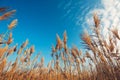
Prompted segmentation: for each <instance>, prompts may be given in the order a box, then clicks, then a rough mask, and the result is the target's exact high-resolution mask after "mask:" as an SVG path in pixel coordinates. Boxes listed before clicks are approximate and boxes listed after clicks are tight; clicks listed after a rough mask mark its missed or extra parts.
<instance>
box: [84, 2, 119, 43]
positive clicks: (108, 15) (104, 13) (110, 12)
mask: <svg viewBox="0 0 120 80" xmlns="http://www.w3.org/2000/svg"><path fill="white" fill-rule="evenodd" d="M101 5H102V6H101V8H97V9H93V10H92V11H90V12H89V13H88V14H87V16H86V22H88V21H89V23H88V25H89V26H92V25H93V17H92V16H93V13H95V12H96V13H97V14H98V16H99V17H100V20H101V27H102V30H103V34H104V36H105V37H106V40H107V38H108V37H109V36H108V29H107V28H111V29H112V28H114V27H117V29H118V31H119V33H120V0H101ZM119 43H120V42H119Z"/></svg>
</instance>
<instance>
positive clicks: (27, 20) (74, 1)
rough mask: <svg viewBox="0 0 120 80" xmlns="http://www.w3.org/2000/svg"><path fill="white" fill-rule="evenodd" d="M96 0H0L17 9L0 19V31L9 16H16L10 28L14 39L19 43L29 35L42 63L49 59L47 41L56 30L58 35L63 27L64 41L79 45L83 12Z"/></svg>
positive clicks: (5, 28) (92, 6)
mask: <svg viewBox="0 0 120 80" xmlns="http://www.w3.org/2000/svg"><path fill="white" fill-rule="evenodd" d="M98 3H99V1H98V0H0V7H3V6H8V7H10V9H16V10H17V12H16V14H15V15H14V17H12V18H11V19H9V20H7V21H3V22H0V33H2V32H5V31H6V30H7V25H8V24H9V23H10V21H11V20H12V19H16V18H17V19H18V25H17V27H16V28H15V29H14V30H13V31H12V32H13V37H14V43H13V44H15V43H18V44H19V45H20V44H22V42H24V41H25V40H26V39H29V42H30V43H29V45H32V44H34V45H35V48H36V52H35V54H37V52H42V55H41V56H44V57H45V61H46V63H47V62H48V61H49V60H50V59H51V57H50V54H51V45H52V44H54V45H55V42H56V33H58V34H59V35H60V37H61V38H62V35H63V32H64V31H65V30H66V31H67V35H68V45H69V47H71V46H72V45H73V44H75V45H76V46H78V47H79V48H81V44H80V34H81V33H82V31H83V26H84V25H85V24H86V23H85V17H86V14H87V13H88V12H89V11H90V10H92V9H93V8H95V7H97V6H96V4H98Z"/></svg>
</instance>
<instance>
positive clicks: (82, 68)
mask: <svg viewBox="0 0 120 80" xmlns="http://www.w3.org/2000/svg"><path fill="white" fill-rule="evenodd" d="M6 11H7V8H0V12H2V13H3V15H1V16H0V20H1V21H2V20H7V19H8V18H10V17H11V16H12V15H13V14H14V13H15V11H16V10H11V11H8V12H6ZM93 19H94V24H95V25H94V27H93V29H92V32H93V34H92V35H91V34H89V33H88V32H87V31H85V33H83V35H82V36H81V39H82V40H83V42H84V43H83V44H84V45H83V46H85V49H87V51H84V52H85V53H83V51H82V50H80V49H78V48H77V47H76V46H73V47H72V48H68V45H67V32H66V31H65V32H64V34H63V39H61V38H60V36H59V35H58V34H57V35H56V37H57V38H56V45H55V46H54V45H52V52H51V53H52V54H51V57H52V60H51V61H50V62H49V63H48V65H47V66H45V59H44V57H42V58H41V60H40V61H39V62H38V58H39V56H40V53H38V54H37V55H36V56H35V57H34V59H31V57H32V54H34V52H35V47H34V46H31V47H30V48H27V45H28V44H29V41H28V39H27V40H26V41H25V42H23V43H22V44H21V45H20V48H18V44H16V45H14V46H10V44H12V43H13V34H12V32H11V30H12V29H13V28H14V27H15V26H16V25H17V19H14V20H13V21H12V22H11V23H10V24H9V26H8V30H7V32H6V33H5V34H2V35H1V36H0V80H119V79H120V75H119V74H120V61H119V60H120V53H119V48H118V47H117V46H118V44H117V43H119V40H120V35H119V31H118V30H117V29H116V28H115V29H113V30H109V33H108V34H109V38H108V39H107V40H106V39H105V37H104V36H103V35H102V33H101V32H102V31H101V27H100V19H99V17H98V16H97V14H94V17H93ZM111 34H112V35H111ZM68 35H69V34H68ZM81 45H82V44H81ZM16 53H17V57H16V60H15V61H8V57H10V55H11V54H16Z"/></svg>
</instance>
